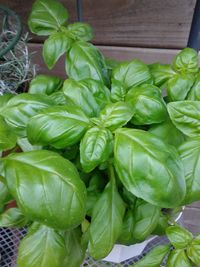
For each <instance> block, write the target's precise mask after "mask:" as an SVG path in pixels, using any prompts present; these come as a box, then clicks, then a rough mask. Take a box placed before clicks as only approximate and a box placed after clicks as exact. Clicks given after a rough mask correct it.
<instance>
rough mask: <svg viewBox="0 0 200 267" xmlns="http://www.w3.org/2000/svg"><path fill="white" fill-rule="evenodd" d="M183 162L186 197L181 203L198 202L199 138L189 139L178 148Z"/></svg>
mask: <svg viewBox="0 0 200 267" xmlns="http://www.w3.org/2000/svg"><path fill="white" fill-rule="evenodd" d="M179 153H180V156H181V159H182V162H183V166H184V172H185V180H186V196H185V199H184V200H183V203H187V204H188V203H192V202H194V201H197V200H200V181H199V173H200V137H196V138H193V139H189V140H188V141H186V142H185V143H183V144H182V145H181V146H180V147H179Z"/></svg>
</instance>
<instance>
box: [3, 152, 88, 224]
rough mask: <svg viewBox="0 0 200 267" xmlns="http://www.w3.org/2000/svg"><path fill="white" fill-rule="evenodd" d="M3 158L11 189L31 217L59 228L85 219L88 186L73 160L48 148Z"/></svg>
mask: <svg viewBox="0 0 200 267" xmlns="http://www.w3.org/2000/svg"><path fill="white" fill-rule="evenodd" d="M3 160H4V168H5V178H6V181H7V185H8V189H9V191H10V193H11V194H12V195H13V196H14V197H15V199H16V201H17V204H18V206H19V207H20V209H21V210H22V212H23V213H24V215H25V216H26V217H27V218H29V219H30V220H35V221H39V222H41V223H44V224H45V225H48V226H50V227H53V228H58V229H70V228H73V227H76V226H78V225H79V224H80V223H81V221H82V220H83V218H84V215H85V204H86V189H85V186H84V184H83V182H82V181H81V180H80V177H79V174H78V172H77V170H76V168H75V167H74V165H73V164H72V163H71V162H70V161H68V160H66V159H64V158H62V157H61V156H60V155H58V154H56V153H54V152H51V151H46V150H38V151H31V152H24V153H17V154H11V155H9V156H8V157H6V158H4V159H3ZM58 203H59V205H58Z"/></svg>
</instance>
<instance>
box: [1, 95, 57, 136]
mask: <svg viewBox="0 0 200 267" xmlns="http://www.w3.org/2000/svg"><path fill="white" fill-rule="evenodd" d="M52 105H53V102H52V101H51V100H50V99H49V98H48V96H45V95H39V94H27V93H24V94H19V95H17V96H15V97H13V98H11V99H10V100H9V101H8V102H7V105H6V106H4V108H3V110H2V111H1V115H2V116H3V117H4V119H5V121H6V123H7V124H8V125H9V126H11V127H12V129H13V132H15V133H16V134H17V135H19V136H26V126H27V123H28V120H29V119H30V118H31V117H33V116H34V115H36V114H37V113H38V112H39V111H41V110H42V109H44V108H47V107H50V106H52Z"/></svg>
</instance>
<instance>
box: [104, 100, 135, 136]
mask: <svg viewBox="0 0 200 267" xmlns="http://www.w3.org/2000/svg"><path fill="white" fill-rule="evenodd" d="M132 116H133V109H132V108H131V106H130V105H129V104H128V103H125V102H117V103H111V104H108V105H107V106H106V107H105V108H104V109H103V110H102V111H101V112H100V115H99V119H100V121H101V123H102V126H104V127H106V128H108V129H109V130H111V131H114V130H116V129H117V128H120V127H122V126H123V125H125V124H126V123H127V122H128V121H130V119H131V118H132Z"/></svg>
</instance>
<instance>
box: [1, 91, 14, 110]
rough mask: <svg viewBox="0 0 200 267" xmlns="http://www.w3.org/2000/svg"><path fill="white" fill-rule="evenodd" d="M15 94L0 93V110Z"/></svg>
mask: <svg viewBox="0 0 200 267" xmlns="http://www.w3.org/2000/svg"><path fill="white" fill-rule="evenodd" d="M14 96H15V95H12V94H4V95H0V111H1V110H2V109H3V108H4V107H5V106H6V104H7V102H8V101H9V100H10V99H11V98H13V97H14Z"/></svg>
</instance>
